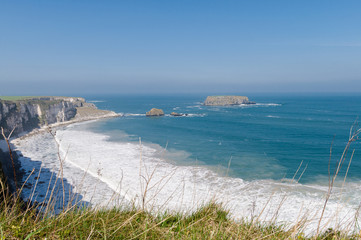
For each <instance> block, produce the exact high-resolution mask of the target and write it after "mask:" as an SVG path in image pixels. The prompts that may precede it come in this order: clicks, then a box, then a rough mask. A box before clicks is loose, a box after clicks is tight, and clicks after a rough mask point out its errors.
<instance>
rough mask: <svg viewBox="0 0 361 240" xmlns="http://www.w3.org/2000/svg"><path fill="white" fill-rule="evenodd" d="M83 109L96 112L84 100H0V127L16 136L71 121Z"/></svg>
mask: <svg viewBox="0 0 361 240" xmlns="http://www.w3.org/2000/svg"><path fill="white" fill-rule="evenodd" d="M85 108H86V109H92V110H98V109H97V108H96V107H95V105H94V104H92V103H87V102H85V99H84V98H75V97H38V98H26V99H22V100H16V101H7V100H1V99H0V126H1V127H3V128H4V130H5V131H6V132H7V133H8V132H10V131H11V130H12V129H15V130H14V135H17V134H19V133H22V132H27V131H31V130H33V129H35V128H39V127H41V126H44V125H49V124H53V123H61V122H66V121H69V120H72V119H74V118H75V117H76V116H77V113H78V112H79V111H81V110H83V109H85ZM98 111H100V110H98ZM107 112H108V113H112V112H110V111H107ZM104 114H105V113H104ZM114 114H115V113H114Z"/></svg>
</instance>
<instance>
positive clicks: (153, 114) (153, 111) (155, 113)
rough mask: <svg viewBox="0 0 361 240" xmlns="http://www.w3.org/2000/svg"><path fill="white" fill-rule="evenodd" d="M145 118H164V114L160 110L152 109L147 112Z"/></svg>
mask: <svg viewBox="0 0 361 240" xmlns="http://www.w3.org/2000/svg"><path fill="white" fill-rule="evenodd" d="M145 115H146V116H147V117H159V116H164V112H163V110H162V109H158V108H152V109H151V110H150V111H149V112H147V113H146V114H145Z"/></svg>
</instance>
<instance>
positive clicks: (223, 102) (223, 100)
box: [204, 96, 255, 106]
mask: <svg viewBox="0 0 361 240" xmlns="http://www.w3.org/2000/svg"><path fill="white" fill-rule="evenodd" d="M242 104H255V102H251V101H249V99H248V97H245V96H208V97H207V99H206V100H205V101H204V105H206V106H230V105H242Z"/></svg>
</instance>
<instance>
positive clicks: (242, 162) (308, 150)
mask: <svg viewBox="0 0 361 240" xmlns="http://www.w3.org/2000/svg"><path fill="white" fill-rule="evenodd" d="M85 97H86V99H87V100H88V101H95V102H94V103H95V104H96V105H97V106H98V107H99V108H101V109H109V110H112V111H115V112H118V113H124V114H125V116H124V117H120V118H115V119H108V120H104V121H100V122H96V123H94V124H93V125H92V131H96V132H103V133H106V134H108V135H110V136H111V140H112V141H139V137H141V139H142V142H143V143H146V144H147V143H148V144H150V143H153V144H158V145H160V146H161V147H164V148H165V147H166V148H167V150H168V151H169V152H170V153H172V154H169V155H167V156H168V158H171V159H168V160H170V161H175V163H176V164H180V165H192V164H204V165H207V166H209V167H211V168H213V169H217V168H219V169H220V171H223V173H224V171H225V170H224V169H227V167H228V164H229V163H230V168H229V175H231V176H233V177H240V178H242V179H247V180H252V179H270V178H271V179H282V178H284V177H286V178H292V177H293V175H294V173H295V171H296V170H297V168H298V167H299V165H300V164H301V162H302V161H303V167H304V166H306V164H308V167H307V169H306V171H305V173H304V175H303V176H302V178H301V182H304V183H306V182H320V181H321V180H322V179H327V176H328V161H329V156H330V146H331V144H332V143H333V148H332V149H333V150H332V160H331V161H332V164H331V167H332V168H333V166H334V165H335V161H336V160H338V159H339V157H340V155H341V153H342V150H343V149H344V147H345V145H346V143H347V140H348V136H349V131H350V127H351V126H352V124H353V123H354V122H355V121H356V120H357V119H358V117H359V116H361V95H349V96H341V95H337V96H325V95H322V96H315V95H314V96H312V95H304V96H302V95H295V96H291V95H288V96H286V95H279V96H275V95H273V96H261V95H259V94H258V95H254V96H252V95H248V97H249V98H250V100H252V101H255V102H257V103H258V104H257V105H250V106H246V107H240V106H232V107H210V106H203V105H202V102H203V101H204V100H205V98H206V96H205V95H197V96H195V95H192V96H115V95H112V96H85ZM153 107H156V108H161V109H163V110H164V112H165V113H166V114H170V113H171V112H173V111H175V112H179V113H188V114H190V115H188V116H187V117H171V116H164V117H156V118H149V117H145V115H144V114H145V112H147V111H149V110H150V109H151V108H153ZM136 114H143V115H136ZM352 149H356V153H355V156H354V158H353V161H352V164H351V168H350V171H349V174H348V178H349V179H361V144H359V143H357V142H356V143H354V144H353V145H352ZM230 160H231V161H230ZM303 167H302V170H303ZM346 167H347V166H345V167H344V168H346ZM300 172H301V170H300ZM300 172H299V174H300ZM299 174H298V175H299ZM297 178H298V177H297ZM320 179H321V180H320Z"/></svg>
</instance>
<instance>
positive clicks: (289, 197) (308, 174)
mask: <svg viewBox="0 0 361 240" xmlns="http://www.w3.org/2000/svg"><path fill="white" fill-rule="evenodd" d="M82 97H85V98H86V99H87V101H89V102H92V103H94V104H95V105H96V106H97V107H98V108H100V109H107V110H112V111H115V112H117V113H122V114H123V116H122V117H118V118H112V119H104V120H98V121H90V122H86V123H78V124H73V125H69V126H67V127H63V128H60V129H58V130H57V132H56V139H57V141H58V143H59V150H60V153H61V156H62V157H63V159H65V161H64V163H65V164H64V171H63V174H64V177H65V179H66V181H67V182H66V184H69V186H71V187H72V191H73V192H78V193H79V194H80V198H81V199H83V200H84V201H85V202H87V203H89V204H93V205H97V204H98V205H101V206H109V205H111V206H114V205H116V204H122V203H123V204H125V203H126V204H129V203H132V202H133V203H134V202H135V203H136V204H140V205H145V207H147V208H148V209H151V211H160V210H161V211H163V210H176V211H184V212H187V211H193V210H194V209H196V208H197V207H199V206H201V205H202V204H204V203H206V202H209V201H211V200H215V201H218V202H222V203H223V204H225V206H226V207H227V208H228V209H230V212H231V215H232V216H233V217H234V218H235V219H242V218H247V219H250V218H251V217H252V216H259V219H260V220H264V221H274V220H275V221H277V222H280V223H286V224H292V223H295V222H297V221H298V220H300V219H304V218H307V221H306V222H307V224H306V225H305V229H304V230H305V231H306V232H312V231H314V229H315V228H316V225H317V223H318V219H319V216H320V214H321V210H322V208H323V204H324V199H325V195H326V193H327V191H328V184H329V171H330V173H331V175H332V174H333V172H334V169H335V166H336V163H337V161H338V160H339V159H340V157H341V155H342V152H343V150H344V148H345V146H346V144H347V142H348V138H349V135H350V129H351V127H352V126H353V128H354V129H358V128H360V126H359V125H357V120H358V117H359V116H360V115H361V95H356V94H354V95H351V94H350V95H340V94H338V95H337V94H334V95H332V96H331V95H325V94H321V95H316V94H314V95H291V94H289V95H261V94H253V95H248V97H249V98H250V100H251V101H255V102H256V104H254V105H241V106H226V107H218V106H204V105H202V102H203V101H204V100H205V98H206V95H175V96H172V95H169V96H166V95H163V96H145V95H139V96H134V95H123V96H117V95H104V96H94V95H90V96H82ZM151 108H160V109H163V111H164V112H165V116H163V117H146V116H145V113H146V112H147V111H149V110H150V109H151ZM171 112H177V113H183V114H186V115H185V116H181V117H174V116H171V115H170V113H171ZM360 147H361V145H360V142H357V141H356V142H353V143H352V145H351V148H350V151H349V154H348V155H347V158H346V161H345V163H344V164H343V166H342V169H341V172H340V173H339V177H338V178H337V180H336V182H335V187H334V189H333V194H332V196H331V198H330V201H329V203H328V205H327V207H326V211H325V217H324V220H323V221H322V224H323V225H322V226H323V227H325V228H326V227H329V226H337V225H338V224H341V223H343V225H344V226H345V224H344V223H347V224H353V223H354V222H353V221H354V219H355V215H356V214H358V212H357V209H358V207H359V205H360V203H361V201H360V199H361V148H360ZM17 149H18V151H21V153H22V154H23V155H24V157H23V158H22V162H23V167H24V169H25V170H26V171H27V172H29V171H30V170H31V169H32V168H35V169H37V170H36V171H35V172H38V170H39V169H40V168H41V169H42V175H41V178H43V180H42V182H44V183H45V182H46V181H47V179H49V178H50V177H51V174H52V173H55V174H58V175H59V173H60V172H59V166H60V165H59V159H58V157H57V154H56V153H57V151H56V150H57V145H56V144H55V143H54V141H52V137H51V136H49V134H48V135H47V134H42V135H37V136H34V137H31V138H28V139H27V140H26V141H20V142H19V143H18V144H17ZM353 149H355V153H354V155H353V158H352V162H351V163H350V166H349V169H348V171H347V167H348V164H349V160H350V156H351V152H352V150H353ZM329 162H330V164H329ZM329 169H330V170H329ZM346 172H347V179H346V181H345V182H344V176H345V173H346ZM34 176H37V175H35V174H34ZM41 178H40V179H41ZM35 182H36V179H35V178H32V177H31V178H30V180H29V187H28V190H25V194H28V195H31V194H33V188H32V187H33V186H35ZM39 185H41V184H37V187H38V188H39V189H40V190H37V191H38V192H37V194H35V195H36V200H37V201H42V200H44V199H45V198H46V196H45V194H42V193H41V192H42V191H43V192H45V189H46V184H43V186H42V187H41V186H39ZM95 186H96V189H95ZM41 188H43V190H41ZM93 188H94V189H93ZM84 189H86V190H84ZM144 192H147V194H146V196H145V195H144ZM114 194H116V195H117V196H118V198H117V201H114ZM33 195H34V194H33ZM34 198H35V197H34ZM347 224H346V225H347ZM347 226H348V225H347Z"/></svg>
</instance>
